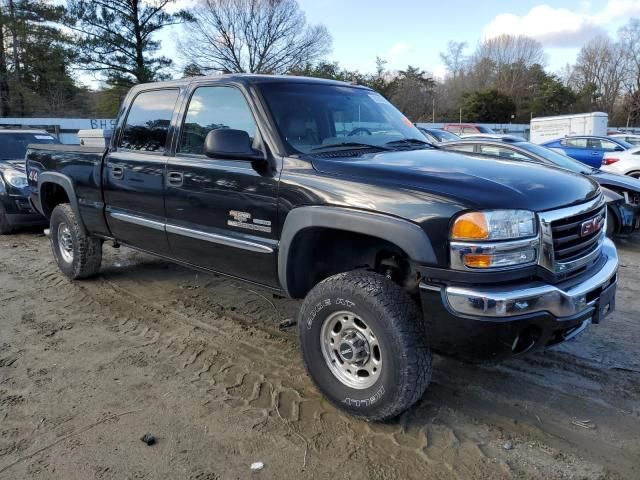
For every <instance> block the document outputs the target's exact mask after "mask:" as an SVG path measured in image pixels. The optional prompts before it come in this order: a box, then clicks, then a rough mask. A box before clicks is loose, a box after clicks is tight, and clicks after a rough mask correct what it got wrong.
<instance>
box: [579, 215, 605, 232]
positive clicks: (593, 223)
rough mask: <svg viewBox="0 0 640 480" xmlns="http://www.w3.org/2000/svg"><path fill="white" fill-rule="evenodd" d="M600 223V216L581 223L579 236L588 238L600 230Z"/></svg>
mask: <svg viewBox="0 0 640 480" xmlns="http://www.w3.org/2000/svg"><path fill="white" fill-rule="evenodd" d="M602 222H603V220H602V217H601V216H597V217H594V218H591V219H589V220H587V221H586V222H582V225H580V236H581V237H588V236H589V235H591V234H593V233H595V232H597V231H598V230H600V227H602Z"/></svg>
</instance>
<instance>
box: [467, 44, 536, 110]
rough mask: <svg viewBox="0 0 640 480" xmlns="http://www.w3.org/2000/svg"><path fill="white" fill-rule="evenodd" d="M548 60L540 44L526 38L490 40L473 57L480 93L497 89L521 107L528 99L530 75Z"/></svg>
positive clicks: (478, 48) (477, 87)
mask: <svg viewBox="0 0 640 480" xmlns="http://www.w3.org/2000/svg"><path fill="white" fill-rule="evenodd" d="M545 63H546V56H545V53H544V50H543V49H542V45H541V44H540V42H538V41H536V40H534V39H532V38H529V37H525V36H522V35H518V36H515V35H500V36H499V37H495V38H490V39H486V40H484V41H483V42H481V43H480V44H478V47H477V48H476V52H475V54H474V56H473V69H472V70H473V71H472V73H473V77H475V83H478V85H477V86H476V89H483V88H487V87H488V86H489V85H487V83H488V84H490V85H491V86H492V87H493V88H496V89H498V90H499V91H501V92H503V93H506V94H507V95H509V96H510V97H511V98H512V99H513V100H514V101H515V102H516V105H518V106H519V105H520V104H521V102H522V100H523V99H524V97H525V96H526V95H527V84H528V83H529V82H528V72H529V70H530V69H531V67H533V66H534V65H544V64H545Z"/></svg>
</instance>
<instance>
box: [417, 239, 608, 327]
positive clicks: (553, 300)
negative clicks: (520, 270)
mask: <svg viewBox="0 0 640 480" xmlns="http://www.w3.org/2000/svg"><path fill="white" fill-rule="evenodd" d="M602 254H603V255H604V256H605V257H606V261H605V264H604V266H603V267H602V268H601V269H600V270H599V271H598V272H596V273H595V274H594V275H592V276H590V277H589V278H587V279H586V280H584V281H583V282H581V283H578V284H576V285H573V286H572V287H570V288H568V289H566V290H562V289H560V288H558V287H556V286H554V285H550V284H548V283H544V282H539V281H537V282H530V283H527V284H524V285H514V286H504V287H486V288H484V287H478V288H475V287H471V288H466V287H455V286H449V287H435V286H432V285H427V284H421V285H420V288H424V289H428V290H435V289H444V292H443V298H444V300H445V301H446V302H447V303H448V306H449V308H450V309H451V310H452V311H453V312H455V313H457V314H461V315H471V316H476V317H478V316H480V317H492V318H495V317H498V318H500V317H503V318H508V317H512V316H516V315H524V314H528V313H537V312H548V313H550V314H552V315H553V316H555V317H570V316H572V315H578V314H580V313H582V312H584V311H586V310H587V309H588V308H592V307H593V306H594V305H595V304H596V302H597V301H598V296H597V295H596V296H595V298H592V297H593V296H594V294H595V293H597V292H599V291H601V290H602V289H604V288H606V287H608V286H609V285H610V284H613V283H614V282H612V279H613V278H614V277H615V275H616V272H617V270H618V254H617V252H616V248H615V246H614V244H613V242H612V241H611V240H609V239H608V238H606V239H605V240H604V242H603V244H602Z"/></svg>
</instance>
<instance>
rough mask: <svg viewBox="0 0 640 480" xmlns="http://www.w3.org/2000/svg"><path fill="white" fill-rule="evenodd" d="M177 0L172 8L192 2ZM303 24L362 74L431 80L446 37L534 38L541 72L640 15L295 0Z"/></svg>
mask: <svg viewBox="0 0 640 480" xmlns="http://www.w3.org/2000/svg"><path fill="white" fill-rule="evenodd" d="M196 2H197V0H178V1H177V3H176V4H175V5H174V7H173V8H179V7H183V6H191V5H194V4H195V3H196ZM298 3H299V5H300V7H301V9H302V10H303V11H304V12H305V14H306V17H307V21H308V22H309V23H311V24H323V25H325V26H326V27H327V28H328V30H329V32H330V34H331V35H332V37H333V48H332V51H331V53H330V54H329V56H328V59H329V60H331V61H337V62H339V63H340V66H341V67H343V68H346V69H349V70H360V71H361V72H363V73H368V72H373V71H374V70H375V59H376V56H380V57H382V58H383V59H385V60H387V61H388V64H387V68H389V69H390V70H398V69H404V68H405V67H406V66H407V65H412V66H415V67H419V68H421V69H423V70H426V71H428V72H430V73H431V74H432V75H434V76H435V77H436V78H442V77H443V76H444V74H445V73H446V69H445V67H444V65H443V64H442V61H441V60H440V56H439V53H440V52H443V51H445V48H446V46H447V42H449V41H450V40H455V41H457V42H467V44H468V45H469V47H468V49H467V53H471V52H472V51H473V49H474V48H475V46H476V45H477V43H478V42H479V41H480V40H481V39H483V38H490V37H494V36H497V35H500V34H503V33H509V34H524V35H528V36H531V37H533V38H535V39H536V40H538V41H540V42H541V43H542V45H543V47H544V49H545V52H546V53H547V65H546V67H547V70H548V71H550V72H552V73H557V72H560V71H561V70H562V68H563V67H564V66H565V65H566V64H567V63H573V62H574V61H575V59H576V56H577V54H578V51H579V50H580V47H581V46H582V45H583V44H584V43H585V42H587V41H588V40H590V39H592V38H594V37H596V36H598V35H609V36H611V37H612V38H615V35H616V32H617V30H618V29H619V28H620V27H621V26H622V25H624V24H625V23H626V22H627V21H628V20H629V18H631V17H636V18H640V0H592V1H582V0H563V1H551V0H550V1H547V2H540V1H531V0H511V1H507V0H493V1H492V0H455V1H444V0H437V1H427V0H422V1H419V0H393V1H389V0H298ZM182 28H185V27H183V26H178V27H171V28H170V29H167V30H165V31H164V32H162V33H161V34H160V35H159V39H160V40H162V54H164V55H166V56H168V57H169V58H173V59H174V60H175V62H176V73H178V72H180V71H181V67H182V66H183V64H184V62H183V61H182V60H181V59H180V55H179V51H178V46H177V42H176V39H177V38H179V37H180V34H181V29H182Z"/></svg>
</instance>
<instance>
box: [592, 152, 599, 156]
mask: <svg viewBox="0 0 640 480" xmlns="http://www.w3.org/2000/svg"><path fill="white" fill-rule="evenodd" d="M591 155H594V156H595V155H600V152H591Z"/></svg>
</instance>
